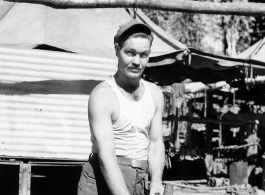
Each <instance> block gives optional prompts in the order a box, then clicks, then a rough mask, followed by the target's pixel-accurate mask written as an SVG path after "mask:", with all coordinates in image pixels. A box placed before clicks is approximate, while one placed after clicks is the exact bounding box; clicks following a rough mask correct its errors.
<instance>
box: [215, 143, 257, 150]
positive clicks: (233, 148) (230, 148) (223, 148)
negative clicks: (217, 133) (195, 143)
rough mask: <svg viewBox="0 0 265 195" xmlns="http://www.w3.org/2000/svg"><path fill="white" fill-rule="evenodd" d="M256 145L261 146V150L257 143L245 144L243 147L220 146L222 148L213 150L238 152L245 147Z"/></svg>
mask: <svg viewBox="0 0 265 195" xmlns="http://www.w3.org/2000/svg"><path fill="white" fill-rule="evenodd" d="M254 145H257V146H259V148H261V147H260V145H259V143H258V142H256V143H250V144H244V145H241V146H238V145H232V146H220V147H216V148H213V150H236V149H239V148H244V147H249V146H254Z"/></svg>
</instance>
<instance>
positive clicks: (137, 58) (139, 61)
mask: <svg viewBox="0 0 265 195" xmlns="http://www.w3.org/2000/svg"><path fill="white" fill-rule="evenodd" d="M133 64H134V65H135V66H139V65H140V64H141V58H140V56H139V55H136V56H135V57H134V59H133Z"/></svg>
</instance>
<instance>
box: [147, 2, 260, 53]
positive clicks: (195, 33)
mask: <svg viewBox="0 0 265 195" xmlns="http://www.w3.org/2000/svg"><path fill="white" fill-rule="evenodd" d="M201 1H214V2H225V3H229V2H248V0H201ZM249 2H259V3H263V2H262V1H261V0H249ZM143 11H144V12H145V14H147V16H148V17H149V18H150V19H151V20H153V21H154V22H155V23H156V24H157V25H159V26H160V27H162V28H163V29H164V30H166V31H167V32H168V33H169V34H171V35H172V36H173V37H174V38H176V39H177V40H179V41H180V42H182V43H184V44H186V45H187V46H188V47H193V48H195V49H199V50H203V51H206V52H210V53H215V54H219V55H220V54H221V55H228V56H232V57H235V56H236V55H237V54H239V53H241V52H242V51H244V50H245V49H247V48H248V47H249V46H250V45H252V44H254V43H255V42H257V41H259V40H260V39H261V38H263V37H264V35H265V17H264V16H263V17H250V16H233V15H209V14H191V13H180V12H168V11H157V10H143Z"/></svg>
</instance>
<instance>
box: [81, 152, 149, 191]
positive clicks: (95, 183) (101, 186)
mask: <svg viewBox="0 0 265 195" xmlns="http://www.w3.org/2000/svg"><path fill="white" fill-rule="evenodd" d="M117 158H118V159H117V161H118V164H119V167H120V169H121V172H122V174H123V177H124V181H125V183H126V186H127V188H128V190H129V192H130V194H131V195H144V191H145V183H146V182H145V178H146V175H147V166H146V165H147V162H146V161H145V162H144V161H143V162H141V163H134V162H131V160H130V159H127V158H125V157H117ZM135 164H137V166H135ZM78 195H111V192H110V191H109V188H108V186H107V184H106V182H105V179H104V177H103V175H102V173H101V170H100V166H99V160H98V156H97V155H96V154H94V155H92V157H90V158H89V160H88V162H87V163H86V164H85V165H84V166H83V170H82V174H81V177H80V180H79V184H78Z"/></svg>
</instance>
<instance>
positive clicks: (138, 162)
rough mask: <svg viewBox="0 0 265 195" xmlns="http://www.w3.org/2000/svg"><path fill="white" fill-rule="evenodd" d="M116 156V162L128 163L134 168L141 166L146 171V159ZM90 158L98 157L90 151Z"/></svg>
mask: <svg viewBox="0 0 265 195" xmlns="http://www.w3.org/2000/svg"><path fill="white" fill-rule="evenodd" d="M116 157H117V162H118V164H123V165H129V166H132V167H135V168H141V169H143V170H145V171H148V162H147V160H135V159H130V158H126V157H124V156H116ZM90 158H98V154H97V153H91V154H90V156H89V159H90Z"/></svg>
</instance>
